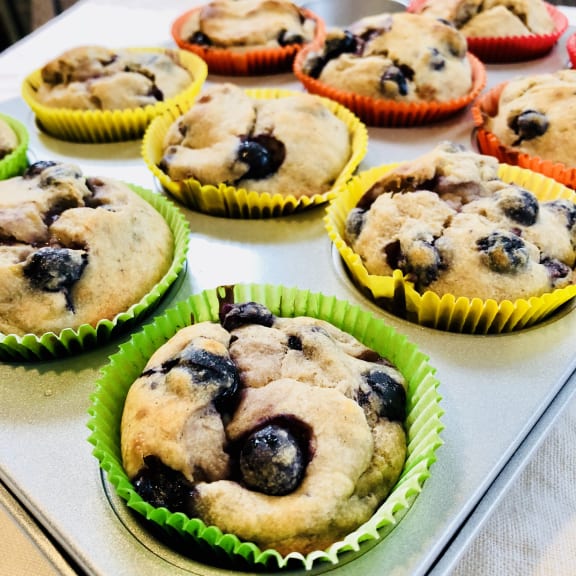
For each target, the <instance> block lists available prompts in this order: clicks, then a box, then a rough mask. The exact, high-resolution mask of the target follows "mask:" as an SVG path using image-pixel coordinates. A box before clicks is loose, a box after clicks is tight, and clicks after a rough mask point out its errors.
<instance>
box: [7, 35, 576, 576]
mask: <svg viewBox="0 0 576 576" xmlns="http://www.w3.org/2000/svg"><path fill="white" fill-rule="evenodd" d="M564 61H565V52H564V46H563V44H560V45H559V46H558V47H557V48H556V49H555V50H554V51H553V53H552V54H551V55H550V56H549V57H548V58H545V59H541V60H538V61H534V62H532V63H525V64H521V65H515V66H513V67H511V66H493V67H490V68H489V69H488V72H489V83H490V84H491V85H494V84H496V83H498V82H500V81H502V80H504V79H506V78H509V77H510V76H511V75H514V74H520V73H522V72H524V71H526V72H539V71H545V70H556V69H558V68H560V67H562V66H563V65H564ZM238 83H240V84H241V83H242V82H238ZM255 84H259V85H262V86H265V85H276V86H282V87H283V88H293V89H300V87H299V85H298V84H297V83H295V82H294V80H293V77H291V76H290V75H284V76H279V77H274V78H272V77H267V78H259V79H256V80H254V81H252V82H251V83H250V85H252V86H254V85H255ZM0 111H2V112H4V113H7V114H10V115H12V116H14V117H16V118H18V119H20V120H21V121H23V122H24V123H25V125H26V126H27V127H28V129H29V131H30V133H31V154H32V156H33V157H34V158H37V159H56V160H58V159H64V160H72V161H74V162H76V163H77V164H78V165H79V166H80V167H81V168H82V169H83V171H84V172H85V173H87V174H91V175H107V176H112V177H117V178H121V179H123V180H125V181H128V182H132V183H134V184H138V185H140V186H145V187H148V188H153V187H154V186H155V183H154V181H153V179H152V177H151V175H150V174H149V172H148V171H147V169H146V167H145V166H144V164H143V162H142V160H141V159H140V155H139V142H129V143H123V144H110V145H98V146H93V145H77V144H68V143H65V142H60V141H57V140H55V139H53V138H50V137H49V136H46V135H44V134H42V133H40V132H39V131H38V130H37V128H36V127H35V124H34V120H33V118H32V115H31V113H30V111H29V110H28V109H27V107H26V106H25V105H24V103H23V102H22V101H21V100H20V99H17V98H15V99H13V100H9V101H6V102H3V103H1V104H0ZM369 133H370V145H369V150H368V154H367V156H366V160H365V162H364V164H363V166H366V167H367V166H373V165H377V164H384V163H389V162H396V161H400V160H405V159H409V158H413V157H416V156H418V155H419V154H421V153H422V152H425V151H427V150H429V149H430V148H431V147H432V146H433V145H435V144H436V142H438V141H439V140H444V139H447V140H454V141H457V142H461V143H463V144H466V145H468V146H470V145H471V133H472V122H471V116H470V113H469V111H468V112H464V113H462V114H460V115H458V116H457V117H455V118H453V119H451V120H449V121H447V122H444V123H442V124H441V125H437V126H426V127H421V128H413V129H372V128H371V129H370V130H369ZM185 213H186V216H187V218H188V220H189V222H190V225H191V229H192V233H191V238H190V252H189V258H188V267H187V271H186V274H185V276H184V277H183V278H182V279H181V281H180V284H179V285H177V286H176V288H175V289H174V290H172V291H171V292H170V294H169V295H168V296H167V299H166V300H165V301H164V302H163V303H162V306H161V307H160V309H159V310H157V311H156V312H155V313H161V312H162V310H163V309H165V308H166V307H168V306H170V305H171V304H172V303H174V302H175V301H177V300H179V299H181V298H185V297H187V296H188V295H190V294H192V293H196V292H198V291H200V290H203V289H206V288H213V287H215V286H217V285H219V284H230V283H234V282H259V283H264V282H267V283H275V284H284V285H288V286H296V287H298V288H305V289H311V290H313V291H321V292H324V293H326V294H333V295H335V296H337V297H339V298H342V299H346V300H349V301H351V302H353V303H356V304H359V305H361V306H363V307H365V308H366V309H368V310H370V311H372V312H373V313H374V314H375V315H376V316H379V317H383V318H385V319H386V320H387V321H388V322H389V323H390V324H391V325H393V326H394V327H395V328H396V329H397V330H399V331H401V332H402V333H404V334H406V336H407V337H408V338H409V339H410V340H412V341H414V342H415V343H416V344H418V346H419V347H420V348H421V349H422V350H423V351H424V352H425V353H427V354H428V355H429V356H430V362H431V364H432V365H433V366H435V367H436V368H437V376H438V378H439V380H440V382H441V387H440V393H441V395H442V396H443V407H444V409H445V412H446V414H445V416H444V417H443V422H444V423H445V425H446V430H445V431H444V433H443V438H444V441H445V444H444V446H442V447H441V448H440V449H439V450H438V452H437V456H438V461H437V462H436V463H435V464H434V465H433V466H432V471H431V472H432V473H431V476H430V478H429V479H428V480H427V482H426V483H425V486H424V490H423V492H422V494H421V495H420V496H419V497H418V498H417V499H416V502H415V503H414V505H413V507H412V508H411V510H410V511H409V513H408V514H407V515H406V516H405V517H404V518H403V519H402V521H401V522H400V524H399V525H398V526H397V527H396V528H395V529H394V530H393V531H392V532H391V534H390V535H388V536H387V537H386V538H385V539H384V540H383V541H382V542H380V543H378V544H377V545H375V546H372V547H370V548H369V549H367V550H362V551H361V552H362V553H361V554H360V555H359V556H358V557H353V556H351V557H350V558H349V559H344V561H343V562H342V563H341V564H339V565H338V566H336V567H331V566H327V567H325V569H326V570H328V571H329V572H331V573H332V572H333V573H334V574H337V575H338V576H353V575H357V574H364V575H365V576H376V575H381V574H394V575H404V574H410V575H417V574H425V573H426V572H427V571H428V570H429V569H430V568H431V567H432V566H433V565H434V563H435V562H436V560H437V558H438V556H439V555H440V554H441V553H442V552H443V551H444V550H445V548H446V547H447V546H448V545H449V544H450V542H451V541H452V539H453V538H454V536H455V535H456V534H457V533H458V531H459V530H460V528H461V527H462V525H463V524H464V523H465V522H466V520H467V519H468V517H469V515H470V514H471V513H472V512H473V510H474V509H475V508H476V506H477V505H478V504H479V502H481V500H482V498H483V497H484V498H486V493H487V491H488V490H489V489H490V487H491V485H492V483H493V482H494V480H495V479H496V478H497V477H498V475H499V474H501V473H502V471H503V470H504V468H505V466H506V465H507V463H508V462H509V461H510V459H511V458H512V457H513V456H514V454H515V453H516V451H517V449H518V448H519V447H520V446H521V445H522V443H523V441H525V439H526V437H527V436H528V435H529V433H530V431H531V430H532V429H533V427H534V426H535V424H536V423H537V422H538V421H539V419H540V418H541V417H542V416H543V415H544V414H551V415H552V417H553V416H554V410H555V409H554V408H553V405H552V407H551V403H552V402H553V400H554V398H555V397H556V396H557V395H558V394H559V393H560V392H561V391H562V390H563V387H564V386H565V384H566V382H567V381H568V380H569V378H570V376H571V374H572V373H573V371H574V369H575V368H576V352H575V350H574V344H573V336H574V334H575V333H576V311H575V310H574V307H573V306H568V307H567V308H565V309H564V310H563V311H561V312H560V313H558V314H557V315H555V316H554V317H553V318H551V319H550V320H549V321H547V322H545V323H543V324H541V325H539V326H537V327H534V328H532V329H529V330H525V331H521V332H519V333H516V334H508V335H500V336H469V335H460V334H452V333H447V332H440V331H436V330H431V329H427V328H422V327H419V326H416V325H414V324H411V323H409V322H406V321H404V320H401V319H398V318H395V317H394V316H392V315H390V314H388V313H385V312H382V311H381V310H380V309H379V308H378V307H377V306H375V305H374V304H373V303H372V302H370V301H369V300H367V299H366V298H365V297H364V296H362V295H361V294H360V293H359V292H358V291H357V290H356V289H355V287H354V286H353V285H352V284H351V282H350V281H349V279H348V277H347V275H346V272H345V270H344V269H343V268H342V264H341V262H340V260H339V258H338V256H337V255H336V254H335V253H334V251H333V250H332V247H331V244H330V241H329V239H328V237H327V234H326V232H325V230H324V224H323V216H324V209H323V208H322V207H320V208H316V209H313V210H310V211H308V212H305V213H302V214H299V215H295V216H290V217H286V218H277V219H270V220H262V221H245V220H228V219H222V218H216V217H211V216H206V215H202V214H198V213H193V212H190V211H185ZM126 338H128V335H126V336H124V337H123V338H120V339H118V340H115V341H113V342H111V343H109V344H108V345H106V346H103V347H102V348H100V349H97V350H94V351H91V352H87V353H84V354H81V355H79V356H76V357H72V358H68V359H63V360H58V361H52V362H42V363H28V364H19V363H13V364H1V365H0V393H1V395H2V397H1V401H0V427H1V431H2V432H1V434H0V479H1V480H2V481H3V482H4V483H5V484H6V485H7V486H8V487H9V488H10V490H11V491H12V492H13V493H14V494H16V495H17V497H18V498H19V499H20V501H21V503H22V504H23V505H25V506H26V507H27V509H28V510H29V511H30V512H31V513H32V514H33V515H34V516H35V517H36V518H37V520H38V521H39V523H41V524H42V526H43V527H44V528H46V530H48V531H49V532H50V533H51V534H52V535H53V536H54V538H55V539H56V540H57V541H58V542H59V543H60V544H61V545H62V546H63V547H64V548H65V549H66V550H67V552H68V553H69V554H70V555H71V557H72V558H73V559H74V560H75V561H76V562H77V563H78V564H79V565H80V566H81V567H82V568H83V569H84V570H85V571H86V573H88V574H91V575H97V576H109V575H133V574H148V573H150V574H151V573H154V574H168V573H169V574H176V575H178V574H199V575H206V576H212V575H216V574H233V573H231V572H229V571H225V570H222V569H219V568H215V567H209V566H207V565H205V564H202V562H201V559H194V560H193V559H189V558H186V556H184V555H182V554H179V553H177V552H175V551H174V550H172V549H171V548H170V547H168V546H166V545H164V544H163V543H162V542H160V541H159V540H158V539H157V538H155V537H154V536H153V535H151V534H150V533H149V531H148V530H147V529H146V528H145V527H144V526H143V525H142V524H141V523H140V522H139V521H137V520H136V519H135V518H134V517H132V516H131V515H130V513H128V511H127V510H126V509H125V508H124V507H123V506H122V503H121V502H120V501H119V500H118V499H117V497H116V496H115V495H114V494H113V492H112V493H111V492H110V490H109V487H108V486H107V483H106V481H105V480H103V478H102V476H101V472H100V470H99V468H98V463H97V461H96V459H95V458H94V457H93V456H92V454H91V450H92V447H91V446H90V444H89V443H88V442H87V440H86V439H87V437H88V435H89V431H88V429H87V427H86V422H87V420H88V415H87V410H88V407H89V405H90V394H91V392H92V391H93V389H94V388H93V387H94V382H95V380H96V379H97V378H98V375H99V370H100V369H101V368H102V366H104V365H105V363H106V361H107V358H108V356H109V355H110V354H112V353H114V352H115V351H116V350H117V347H118V345H119V344H120V343H121V342H122V341H123V340H125V339H126ZM549 409H550V410H551V412H547V410H549ZM516 465H518V463H516ZM491 497H492V496H491V494H490V492H489V493H488V498H491ZM346 560H349V561H346Z"/></svg>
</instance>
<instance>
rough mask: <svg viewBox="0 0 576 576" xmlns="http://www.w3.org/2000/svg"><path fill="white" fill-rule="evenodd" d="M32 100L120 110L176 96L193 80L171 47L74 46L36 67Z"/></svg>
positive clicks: (75, 106)
mask: <svg viewBox="0 0 576 576" xmlns="http://www.w3.org/2000/svg"><path fill="white" fill-rule="evenodd" d="M41 78H42V83H41V84H40V86H39V88H38V91H37V94H36V98H37V100H38V101H39V102H41V103H42V104H44V105H45V106H49V107H52V108H68V109H75V110H125V109H130V108H140V107H144V106H148V105H154V104H157V103H158V102H162V101H164V100H167V99H169V98H172V97H174V96H176V95H177V94H178V93H180V92H182V91H183V90H185V89H186V88H187V87H188V86H189V85H190V84H191V82H192V81H193V78H192V76H191V74H190V73H189V72H188V71H187V70H186V69H185V68H184V67H183V66H181V65H180V64H179V61H178V55H177V53H176V52H174V51H170V50H166V51H164V52H156V51H146V50H127V49H126V50H112V49H108V48H105V47H102V46H79V47H76V48H72V49H70V50H67V51H66V52H64V53H63V54H61V55H60V56H58V57H57V58H55V59H54V60H51V61H50V62H48V63H47V64H46V65H45V66H44V67H43V68H42V70H41Z"/></svg>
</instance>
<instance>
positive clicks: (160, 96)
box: [146, 84, 164, 102]
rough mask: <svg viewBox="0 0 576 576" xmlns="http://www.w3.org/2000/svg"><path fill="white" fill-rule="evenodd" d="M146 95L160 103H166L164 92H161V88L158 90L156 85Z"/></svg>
mask: <svg viewBox="0 0 576 576" xmlns="http://www.w3.org/2000/svg"><path fill="white" fill-rule="evenodd" d="M146 95H147V96H151V97H152V98H154V100H157V101H158V102H164V92H162V90H160V88H158V86H156V84H152V86H150V89H149V90H148V94H146Z"/></svg>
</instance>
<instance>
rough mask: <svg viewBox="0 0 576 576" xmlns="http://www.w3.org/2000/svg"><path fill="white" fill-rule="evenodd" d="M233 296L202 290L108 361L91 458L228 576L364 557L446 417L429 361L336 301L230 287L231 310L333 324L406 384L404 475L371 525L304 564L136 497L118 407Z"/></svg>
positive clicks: (431, 450) (129, 499)
mask: <svg viewBox="0 0 576 576" xmlns="http://www.w3.org/2000/svg"><path fill="white" fill-rule="evenodd" d="M231 289H232V288H231V287H219V288H216V289H211V290H206V291H204V292H201V293H199V294H195V295H193V296H191V297H189V298H188V299H187V300H184V301H181V302H180V303H178V305H177V306H175V307H174V308H171V309H170V310H168V311H167V312H166V313H165V314H163V315H162V316H158V317H157V318H156V319H155V320H154V322H153V323H151V324H148V325H146V326H144V327H143V328H142V330H141V331H140V332H138V333H136V334H134V335H133V336H132V339H131V340H130V341H129V342H126V343H124V344H122V345H121V346H120V350H119V352H117V353H116V354H114V355H113V356H111V357H110V362H109V364H108V365H106V366H105V367H104V368H103V370H102V372H101V376H100V378H99V380H98V381H97V382H96V388H95V392H94V393H93V394H92V395H91V406H90V408H89V411H88V412H89V415H90V419H89V422H88V428H89V429H90V430H91V431H92V433H91V434H90V436H89V439H88V440H89V442H90V443H91V444H92V445H93V446H94V449H93V454H94V456H95V457H96V458H97V459H98V461H99V462H100V466H101V468H102V469H103V470H105V471H106V473H107V478H108V480H109V482H110V483H111V484H112V485H113V486H114V488H115V489H116V491H117V493H118V494H119V496H120V497H121V498H123V499H124V500H125V501H126V503H127V506H128V507H129V508H131V509H133V510H135V511H136V512H138V513H139V514H141V515H142V516H144V517H145V518H146V519H147V520H148V521H150V522H151V523H152V524H151V526H154V527H157V526H160V527H162V528H163V529H164V530H165V531H166V532H167V533H168V535H172V536H173V537H177V538H184V539H187V541H188V543H189V544H190V545H201V546H204V548H206V547H208V548H209V549H210V550H211V551H212V552H214V553H215V554H216V555H217V556H218V557H219V558H220V559H223V560H226V561H227V562H228V563H230V565H231V566H232V568H233V569H234V568H236V569H238V568H239V567H243V568H246V567H252V568H254V567H256V566H258V567H260V568H267V569H278V568H286V567H291V568H305V569H307V570H310V569H312V568H313V567H314V566H316V565H317V564H318V563H331V564H337V563H338V562H339V561H340V557H341V555H343V554H345V553H347V552H356V553H358V552H362V551H364V550H366V547H364V549H363V550H361V546H362V544H363V543H364V542H368V541H372V543H374V542H376V541H378V540H381V539H383V538H384V537H385V536H386V535H387V534H388V533H389V532H390V531H391V530H392V529H393V528H394V526H395V525H396V524H397V523H398V522H399V521H400V519H401V518H402V517H403V516H404V515H405V514H406V513H407V512H408V510H409V508H410V506H411V505H412V503H413V502H414V500H415V499H416V497H417V496H418V494H420V492H421V491H422V488H423V485H424V482H425V481H426V479H427V478H428V477H429V475H430V467H431V465H432V464H433V463H434V462H435V461H436V450H437V449H438V448H439V447H440V446H441V445H442V444H443V440H442V439H441V437H440V433H441V431H442V430H443V429H444V426H443V424H442V422H441V420H440V419H441V416H442V415H443V414H444V411H443V409H442V408H441V407H440V400H441V397H440V395H439V393H438V391H437V388H438V385H439V382H438V380H437V379H436V378H435V376H434V374H435V369H434V368H432V367H431V366H430V365H429V364H428V357H427V356H426V355H424V354H423V353H422V352H421V351H420V350H418V348H417V347H416V346H415V345H414V344H412V343H411V342H409V341H408V340H407V339H406V337H405V336H403V335H401V334H399V333H397V332H396V331H395V330H394V328H392V327H391V326H389V325H387V324H386V323H385V322H384V320H382V319H379V318H376V317H375V316H373V315H372V314H371V313H369V312H367V311H365V310H362V309H361V308H360V307H358V306H354V305H352V304H350V303H348V302H346V301H343V300H338V299H337V298H335V297H334V296H325V295H322V294H319V293H313V292H310V291H307V290H299V289H297V288H289V287H284V286H274V285H269V284H264V285H259V284H239V285H235V286H234V287H233V300H234V302H247V301H257V302H260V303H262V304H264V305H265V306H267V307H268V308H269V309H270V310H271V311H272V312H273V313H274V314H275V315H277V316H284V317H293V316H301V315H306V316H312V317H314V318H319V319H322V320H326V321H328V322H331V323H332V324H334V325H335V326H337V327H338V328H340V329H342V330H344V331H346V332H348V333H349V334H352V335H353V336H355V337H356V338H357V339H358V340H360V341H361V342H363V343H364V344H365V345H366V346H369V347H370V348H373V349H374V350H376V351H377V352H378V353H380V354H381V355H383V356H385V357H386V358H388V359H389V360H390V361H391V362H393V363H394V364H395V365H396V367H397V368H398V369H399V370H400V372H401V373H402V374H403V375H404V377H405V378H406V381H407V383H408V387H407V417H406V421H405V428H406V432H407V457H406V462H405V464H404V469H403V471H402V474H401V476H400V478H399V480H398V482H397V484H396V486H395V487H394V488H393V489H392V491H391V493H390V494H389V496H388V497H387V499H386V500H385V501H384V503H383V504H382V505H381V506H380V508H379V509H378V510H377V511H376V513H375V514H374V515H373V517H372V518H371V519H370V520H369V521H368V522H366V523H365V524H363V525H362V526H360V527H359V528H358V529H357V530H355V531H354V532H352V533H350V534H349V535H348V536H347V537H346V538H344V539H343V540H342V541H339V542H335V543H334V544H332V545H331V546H330V547H329V548H328V549H326V550H318V551H314V552H311V553H310V554H308V555H306V556H304V555H302V554H300V553H297V552H293V553H290V554H288V555H286V556H282V555H280V554H279V553H278V552H276V551H275V550H270V549H268V550H261V549H260V548H258V546H256V545H255V544H254V543H250V542H242V541H240V539H238V538H237V537H236V536H234V535H232V534H225V533H222V532H221V531H220V530H219V529H218V528H217V527H215V526H206V524H204V522H202V521H201V520H199V519H197V518H188V517H187V516H186V515H184V514H182V513H170V512H169V511H168V510H167V509H166V508H154V507H153V506H152V505H150V504H148V503H147V502H145V501H143V500H142V498H141V497H140V496H139V495H138V494H137V493H136V491H135V490H134V487H133V486H132V484H131V482H130V480H129V479H128V477H127V475H126V473H125V471H124V469H123V467H122V456H121V451H120V426H121V418H122V411H123V407H124V401H125V399H126V395H127V393H128V389H129V388H130V386H131V384H132V382H133V381H134V380H136V378H137V377H138V376H139V375H140V373H141V372H142V370H143V368H144V366H145V364H146V362H147V361H148V359H149V358H150V356H151V355H152V354H153V353H154V352H155V351H156V349H157V348H159V347H160V346H161V345H162V344H164V343H165V342H166V341H167V340H168V339H169V338H171V337H172V336H173V335H174V334H175V333H176V332H177V331H178V330H180V329H181V328H183V327H185V326H188V325H190V324H191V323H193V322H202V321H206V320H209V321H215V322H217V321H218V310H219V301H220V299H221V298H224V297H225V296H229V291H230V290H231ZM227 301H229V300H228V299H227ZM368 547H369V546H368ZM204 557H205V556H203V555H202V556H200V558H204Z"/></svg>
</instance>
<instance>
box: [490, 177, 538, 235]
mask: <svg viewBox="0 0 576 576" xmlns="http://www.w3.org/2000/svg"><path fill="white" fill-rule="evenodd" d="M498 205H499V206H500V208H501V209H502V211H503V212H504V214H506V216H508V218H510V219H511V220H514V222H518V224H522V225H524V226H532V225H533V224H535V223H536V220H538V212H539V210H540V205H539V204H538V199H537V198H536V196H534V194H532V192H529V191H528V190H524V189H523V188H519V187H516V186H511V187H509V188H506V189H505V190H504V191H503V192H501V193H500V194H499V198H498Z"/></svg>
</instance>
